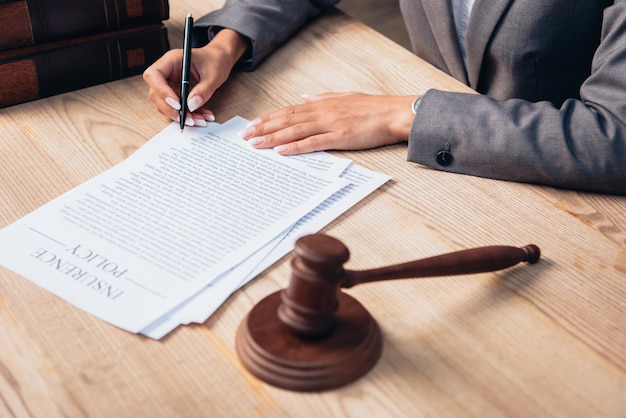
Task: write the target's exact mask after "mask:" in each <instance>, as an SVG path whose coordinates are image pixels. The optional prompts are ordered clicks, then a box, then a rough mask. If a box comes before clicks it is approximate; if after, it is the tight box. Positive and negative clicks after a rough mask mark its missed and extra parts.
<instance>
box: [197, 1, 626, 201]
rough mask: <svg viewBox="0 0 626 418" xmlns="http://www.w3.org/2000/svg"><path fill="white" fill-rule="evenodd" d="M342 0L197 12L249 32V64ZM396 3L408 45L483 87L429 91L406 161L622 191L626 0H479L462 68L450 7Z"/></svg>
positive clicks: (207, 20)
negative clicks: (472, 90)
mask: <svg viewBox="0 0 626 418" xmlns="http://www.w3.org/2000/svg"><path fill="white" fill-rule="evenodd" d="M337 1H338V0H228V1H227V2H226V4H225V6H224V8H223V9H221V10H218V11H216V12H213V13H211V14H209V15H207V16H205V17H203V18H201V19H200V20H199V21H198V22H197V25H196V27H209V28H210V30H209V31H208V32H209V37H208V38H207V35H206V34H207V31H206V30H201V31H200V32H198V35H199V42H207V41H208V40H209V39H210V37H211V34H212V33H215V32H216V31H217V30H218V29H219V28H220V27H230V28H232V29H235V30H237V31H238V32H240V33H242V34H243V35H245V36H247V37H248V38H250V40H251V45H252V49H251V51H252V52H251V55H250V56H249V57H247V58H246V60H245V61H244V62H243V63H242V68H244V69H252V68H254V66H255V65H257V64H258V63H259V62H260V61H261V60H262V59H263V58H264V57H266V56H267V55H268V54H269V53H270V52H271V51H272V50H274V49H275V48H276V47H277V46H279V45H280V44H281V43H282V42H284V41H286V40H287V39H288V38H289V36H290V35H291V34H292V33H293V32H294V31H296V30H297V29H298V28H299V27H301V26H302V25H303V24H304V23H305V22H306V21H307V20H309V19H311V18H313V17H315V16H317V15H318V14H319V13H321V12H323V10H324V9H325V8H327V7H330V6H332V5H333V4H335V3H337ZM449 3H450V2H449V1H445V0H400V7H401V9H402V13H403V16H404V19H405V23H406V25H407V28H408V31H409V35H410V38H411V42H412V46H413V49H414V51H415V53H416V54H417V55H419V56H421V57H423V58H424V59H426V60H427V61H429V62H431V63H432V64H434V65H435V66H437V67H439V68H440V69H442V70H443V71H445V72H447V73H449V74H450V75H452V76H453V77H455V78H457V79H458V80H460V81H462V82H464V83H466V84H467V85H469V86H471V87H472V88H474V89H475V90H476V91H478V92H479V93H482V94H481V95H474V94H464V93H452V92H444V91H438V90H430V91H428V92H427V93H426V94H425V95H424V96H423V99H422V101H421V104H420V106H419V108H418V112H417V115H416V117H415V119H414V122H413V126H412V129H411V134H410V137H409V146H408V159H409V161H413V162H416V163H420V164H423V165H426V166H430V167H434V168H439V169H442V170H447V171H452V172H457V173H463V174H470V175H475V176H482V177H489V178H495V179H502V180H510V181H519V182H529V183H539V184H545V185H552V186H558V187H565V188H573V189H578V190H590V191H599V192H606V193H619V194H626V0H550V1H536V0H475V2H474V8H473V10H472V15H471V17H470V22H469V24H468V30H467V36H466V47H467V57H468V58H467V69H465V67H464V65H463V62H462V58H461V53H460V50H459V46H458V41H457V37H456V32H455V28H454V21H453V19H452V12H451V6H450V4H449Z"/></svg>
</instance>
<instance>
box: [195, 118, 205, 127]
mask: <svg viewBox="0 0 626 418" xmlns="http://www.w3.org/2000/svg"><path fill="white" fill-rule="evenodd" d="M193 124H194V125H195V126H206V125H207V123H206V120H204V119H194V120H193Z"/></svg>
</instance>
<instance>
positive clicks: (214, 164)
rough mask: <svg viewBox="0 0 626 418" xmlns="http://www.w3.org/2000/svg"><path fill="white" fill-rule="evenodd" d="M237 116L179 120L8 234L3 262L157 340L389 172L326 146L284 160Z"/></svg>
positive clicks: (1, 249)
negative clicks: (249, 135)
mask: <svg viewBox="0 0 626 418" xmlns="http://www.w3.org/2000/svg"><path fill="white" fill-rule="evenodd" d="M246 124H247V121H246V120H245V119H243V118H239V117H236V118H233V119H231V120H230V121H228V122H226V123H224V124H222V125H220V124H217V123H212V124H210V125H209V127H207V128H186V129H185V131H184V132H183V133H181V132H180V131H179V128H178V127H177V126H176V124H171V125H170V126H168V127H167V128H166V129H164V130H163V131H162V132H160V133H159V134H158V135H156V136H155V137H154V138H152V139H151V140H150V141H148V142H147V143H146V144H145V145H144V146H142V147H141V148H140V149H139V150H137V151H136V152H135V153H134V154H133V155H132V156H131V157H129V158H128V159H126V160H125V161H124V162H122V163H120V164H118V165H117V166H115V167H113V168H111V169H109V170H107V171H105V172H104V173H102V174H100V175H98V176H96V177H95V178H93V179H91V180H89V181H87V182H85V183H83V184H81V185H80V186H78V187H76V188H74V189H72V190H70V191H69V192H67V193H65V194H63V195H61V196H60V197H58V198H56V199H54V200H53V201H51V202H49V203H47V204H46V205H44V206H42V207H41V208H39V209H37V210H35V211H33V212H32V213H30V214H28V215H27V216H25V217H24V218H22V219H20V220H18V221H16V222H15V223H13V224H11V225H9V226H7V227H6V228H4V229H2V230H0V264H2V265H4V266H6V267H7V268H9V269H11V270H13V271H15V272H17V273H19V274H21V275H22V276H24V277H26V278H28V279H29V280H31V281H33V282H34V283H37V284H38V285H40V286H42V287H43V288H45V289H47V290H49V291H51V292H53V293H55V294H56V295H58V296H60V297H61V298H63V299H65V300H66V301H68V302H70V303H72V304H74V305H76V306H78V307H80V308H81V309H84V310H85V311H87V312H90V313H91V314H93V315H95V316H97V317H98V318H101V319H103V320H105V321H107V322H109V323H111V324H114V325H116V326H118V327H120V328H122V329H125V330H127V331H130V332H134V333H142V334H144V335H146V336H148V337H151V338H155V339H159V338H161V337H163V336H164V335H166V334H167V333H169V332H170V331H172V330H173V329H175V328H176V327H177V326H178V325H181V324H188V323H192V322H199V323H201V322H204V321H206V319H207V318H208V317H209V316H210V315H211V314H212V313H213V312H215V310H216V309H217V308H218V307H219V306H220V305H221V304H222V303H223V302H224V301H225V300H226V299H227V298H228V296H229V295H230V294H232V293H233V292H234V291H236V290H237V289H239V288H240V287H241V286H242V285H244V284H245V283H247V282H248V281H250V280H251V279H253V278H254V277H256V276H257V275H258V274H259V273H261V272H262V271H263V270H264V269H266V268H267V267H268V266H270V265H271V264H273V263H274V262H276V261H277V260H278V259H279V258H281V257H283V256H284V255H285V254H287V253H288V252H289V251H291V250H292V249H293V246H294V242H295V240H296V239H297V238H299V237H300V236H302V235H305V234H310V233H315V232H317V231H319V230H320V229H321V228H322V227H324V226H325V225H327V224H328V223H329V222H331V221H332V220H333V219H335V218H336V217H337V216H339V215H340V214H341V213H343V212H345V211H346V210H347V209H348V208H350V207H351V206H353V205H354V204H355V203H357V202H358V201H359V200H361V199H362V198H364V197H365V196H367V195H368V194H369V193H371V192H372V191H374V190H375V189H376V188H378V187H380V186H381V185H382V184H384V183H385V182H386V181H387V180H389V176H387V175H384V174H380V173H375V172H372V171H370V170H367V169H365V168H363V167H359V166H357V165H355V164H352V163H351V162H350V161H349V160H345V159H341V158H336V157H333V156H331V155H330V154H327V153H313V154H306V155H301V156H295V157H282V156H280V155H278V154H276V153H275V152H273V151H272V150H256V149H254V148H252V147H251V146H250V145H249V144H248V143H247V142H245V141H242V140H241V139H239V138H238V135H237V132H239V131H241V130H242V128H243V127H244V126H245V125H246Z"/></svg>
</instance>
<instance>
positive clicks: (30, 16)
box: [0, 0, 169, 50]
mask: <svg viewBox="0 0 626 418" xmlns="http://www.w3.org/2000/svg"><path fill="white" fill-rule="evenodd" d="M168 18H169V4H168V0H63V1H56V0H17V1H16V0H13V1H7V0H0V50H4V49H10V48H19V47H24V46H28V45H36V44H41V43H47V42H55V41H59V40H63V39H68V38H71V37H76V36H86V35H89V34H95V33H100V32H107V31H113V30H118V29H122V28H127V27H132V26H139V25H144V24H148V23H157V22H161V21H163V20H167V19H168Z"/></svg>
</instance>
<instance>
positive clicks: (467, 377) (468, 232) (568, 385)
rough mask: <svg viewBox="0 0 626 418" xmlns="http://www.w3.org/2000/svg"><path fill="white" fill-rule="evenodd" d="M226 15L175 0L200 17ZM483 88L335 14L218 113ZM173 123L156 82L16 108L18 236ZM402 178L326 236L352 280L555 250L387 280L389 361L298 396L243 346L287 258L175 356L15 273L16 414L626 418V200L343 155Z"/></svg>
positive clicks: (196, 331) (11, 389)
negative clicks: (432, 259)
mask: <svg viewBox="0 0 626 418" xmlns="http://www.w3.org/2000/svg"><path fill="white" fill-rule="evenodd" d="M222 4H223V1H219V0H209V1H205V2H202V3H201V2H193V1H190V0H173V1H171V2H170V5H171V19H170V21H168V22H167V25H168V28H169V30H170V32H169V33H170V41H171V45H172V46H174V47H175V46H176V45H179V44H180V39H181V28H182V21H183V18H184V16H185V15H186V14H187V13H188V12H191V13H193V14H194V16H200V15H202V14H203V13H205V12H207V11H208V10H211V9H213V8H217V7H220V6H221V5H222ZM429 88H440V89H447V90H455V91H466V92H470V90H469V89H467V88H466V87H464V86H463V85H461V84H460V83H458V82H456V81H455V80H452V79H451V78H449V77H447V76H445V75H443V74H441V73H440V72H438V71H437V70H436V69H435V68H433V67H432V66H430V65H428V64H427V63H425V62H424V61H422V60H420V59H419V58H417V57H415V56H413V55H412V54H411V53H410V52H409V51H408V50H406V49H404V48H401V47H399V46H398V45H396V44H395V43H394V42H393V41H391V40H389V39H386V38H384V37H383V36H381V35H380V34H379V33H377V32H376V31H374V30H373V29H371V28H368V27H366V26H364V25H362V24H360V23H358V22H356V21H354V20H351V19H349V18H347V17H346V15H344V14H342V13H340V12H336V13H332V14H330V15H329V16H326V17H323V18H321V19H319V20H317V21H316V22H314V23H312V24H310V25H308V26H307V27H306V28H305V29H304V30H303V31H302V32H300V33H299V34H298V36H297V37H296V38H295V39H293V40H292V41H291V42H289V43H288V44H286V45H285V46H284V47H283V48H281V49H280V50H279V51H277V52H276V53H275V54H273V55H272V56H271V57H270V58H269V59H267V60H266V61H265V62H263V63H262V65H261V66H260V67H259V68H258V69H257V70H256V71H254V72H251V73H238V74H234V75H233V78H232V79H231V80H230V81H229V82H228V83H227V84H226V85H224V86H223V88H221V89H220V90H219V91H218V92H217V94H216V95H215V96H214V98H213V99H212V100H211V105H212V106H213V108H214V110H215V112H216V115H217V118H218V120H219V121H225V120H227V119H229V118H231V117H232V116H235V115H241V116H243V117H246V118H253V117H254V116H256V115H257V114H259V113H262V112H267V111H269V110H274V109H276V108H278V107H280V106H284V105H287V104H292V103H298V102H299V101H300V100H301V98H300V95H301V94H302V93H318V92H324V91H345V90H357V91H364V92H369V93H380V94H413V93H415V94H418V93H422V92H424V91H426V90H427V89H429ZM167 123H168V120H167V119H166V118H165V117H163V116H162V115H160V114H159V113H158V112H157V111H156V110H155V109H154V107H153V105H152V103H151V102H150V101H149V100H148V99H147V88H146V85H145V83H144V82H143V80H142V79H141V77H134V78H131V79H128V80H122V81H119V82H114V83H109V84H105V85H102V86H98V87H93V88H89V89H85V90H81V91H77V92H73V93H68V94H64V95H59V96H55V97H52V98H49V99H44V100H39V101H35V102H32V103H27V104H24V105H19V106H15V107H12V108H8V109H2V110H0V125H1V127H2V129H1V130H2V135H1V138H0V178H1V179H2V181H1V182H0V227H4V226H6V225H8V224H9V223H10V222H12V221H15V220H17V219H19V218H20V217H22V216H24V215H26V214H27V213H29V212H30V211H32V210H34V209H36V208H37V207H39V206H41V205H43V204H44V203H46V202H48V201H49V200H51V199H53V198H54V197H56V196H58V195H59V194H61V193H63V192H65V191H67V190H69V189H71V188H72V187H75V186H77V185H79V184H81V183H82V182H84V181H85V180H87V179H89V178H91V177H93V176H95V175H97V174H98V173H100V172H102V171H103V170H105V169H107V168H109V167H111V166H113V165H114V164H116V163H118V162H120V161H122V160H124V159H125V158H126V157H127V156H128V155H130V154H131V153H132V152H134V151H135V150H136V149H137V148H138V147H140V146H141V145H142V144H143V143H145V141H147V140H148V139H149V138H151V137H152V136H154V135H155V134H156V133H157V132H159V131H160V130H162V129H163V128H164V127H165V126H166V125H167ZM335 154H336V155H338V156H341V157H346V158H351V159H353V160H354V161H355V162H356V163H358V164H361V165H364V166H366V167H368V168H371V169H373V170H379V171H383V172H385V173H388V174H390V175H391V176H392V177H393V179H392V180H391V181H390V182H389V183H387V184H386V185H384V186H383V187H381V188H380V189H379V190H377V191H376V192H375V193H373V194H372V195H371V196H369V197H368V198H366V199H365V200H364V201H362V202H360V203H359V204H358V205H356V206H355V207H354V208H352V209H350V210H349V211H348V212H347V213H346V214H345V215H343V216H341V217H340V218H339V219H337V220H336V221H334V222H333V223H332V224H331V225H329V227H327V228H325V229H324V232H326V233H328V234H330V235H332V236H335V237H337V238H339V239H341V240H342V241H343V242H344V243H345V244H346V245H347V246H348V248H350V250H351V254H352V255H351V258H350V260H349V261H348V263H347V264H346V268H350V269H355V270H359V269H367V268H374V267H379V266H382V265H388V264H393V263H401V262H405V261H410V260H413V259H417V258H423V257H427V256H431V255H437V254H441V253H444V252H449V251H454V250H461V249H465V248H470V247H476V246H483V245H514V246H523V245H526V244H529V243H535V244H537V245H538V246H539V247H540V248H541V250H542V260H541V261H540V262H539V263H538V264H536V265H533V266H518V267H514V268H511V269H509V270H506V271H503V272H498V273H485V274H478V275H473V276H459V277H443V278H436V279H428V280H402V281H397V282H396V281H390V282H381V283H371V284H367V285H362V286H357V287H355V288H354V289H350V290H348V291H347V293H349V294H350V295H351V296H353V297H355V298H356V299H357V300H358V301H359V302H360V303H361V304H363V305H364V306H365V307H366V308H367V309H368V311H369V312H370V313H371V314H372V316H373V317H374V319H375V320H376V321H377V323H378V324H379V326H380V328H381V331H382V336H383V353H382V356H381V358H380V360H379V362H378V363H377V364H376V366H375V367H374V368H373V369H372V371H371V372H370V373H368V374H367V375H366V376H365V377H363V378H362V379H360V380H358V381H357V382H355V383H353V384H351V385H348V386H346V387H344V388H341V389H338V390H334V391H330V392H324V393H307V394H302V393H295V392H289V391H285V390H282V389H277V388H274V387H272V386H268V385H266V384H264V383H261V382H260V381H258V380H257V379H256V378H254V377H253V376H252V375H250V374H249V373H248V372H246V371H245V369H244V368H243V367H242V366H241V364H240V362H239V360H238V358H237V355H236V351H235V332H236V329H237V327H238V326H239V324H240V323H241V321H242V320H243V318H244V317H245V316H246V315H247V313H248V312H249V311H250V309H251V308H252V307H253V306H254V305H255V304H256V303H257V302H258V301H260V300H261V299H262V298H264V297H265V296H267V295H268V294H270V293H272V292H274V291H276V290H279V289H281V288H284V287H285V286H286V285H287V282H288V279H289V275H290V271H289V268H290V267H289V263H288V261H289V259H290V256H288V257H286V258H285V259H284V260H281V261H280V262H278V263H276V265H274V266H272V267H271V268H269V269H268V270H267V271H266V272H265V273H264V274H262V275H261V276H260V277H258V278H257V279H256V280H254V281H253V282H251V283H250V284H248V285H247V286H246V287H245V288H243V289H242V290H241V291H238V292H237V293H235V294H234V295H233V296H232V297H231V298H230V299H229V300H228V301H227V302H226V303H225V304H224V305H223V306H222V307H221V308H220V309H219V310H218V311H217V312H216V314H215V315H213V316H212V317H211V318H210V319H209V320H208V321H206V323H204V324H198V325H191V326H185V327H181V328H180V329H178V330H176V331H175V332H174V333H172V334H171V335H169V336H168V337H166V338H164V339H163V340H162V341H153V340H150V339H147V338H144V337H141V336H138V335H133V334H129V333H127V332H124V331H121V330H120V329H118V328H115V327H113V326H111V325H108V324H106V323H104V322H103V321H100V320H98V319H96V318H94V317H92V316H90V315H89V314H87V313H85V312H83V311H81V310H79V309H77V308H74V307H73V306H71V305H69V304H68V303H66V302H64V301H62V300H61V299H59V298H58V297H56V296H54V295H52V294H50V293H49V292H46V291H44V290H42V289H40V288H39V287H37V286H36V285H34V284H32V283H31V282H29V281H28V280H26V279H24V278H22V277H20V276H19V275H17V274H14V273H12V272H10V271H9V270H7V269H5V268H1V267H0V331H1V333H2V336H1V337H0V416H2V417H5V416H6V417H46V418H48V417H113V416H114V417H137V416H149V417H205V416H211V417H232V416H237V417H257V416H271V417H329V416H330V417H364V416H376V417H432V416H446V417H475V416H480V417H502V416H507V417H529V416H550V417H592V416H598V417H599V416H602V417H620V416H624V414H625V413H626V302H625V301H626V233H625V231H624V228H625V225H626V198H624V197H617V196H608V195H597V194H589V193H579V192H574V191H565V190H558V189H551V188H546V187H539V186H529V185H524V184H515V183H508V182H502V181H494V180H488V179H480V178H475V177H468V176H462V175H455V174H449V173H443V172H439V171H436V170H431V169H427V168H424V167H421V166H419V165H416V164H410V163H407V162H406V146H403V145H395V146H389V147H383V148H380V149H374V150H368V151H360V152H336V153H335Z"/></svg>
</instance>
